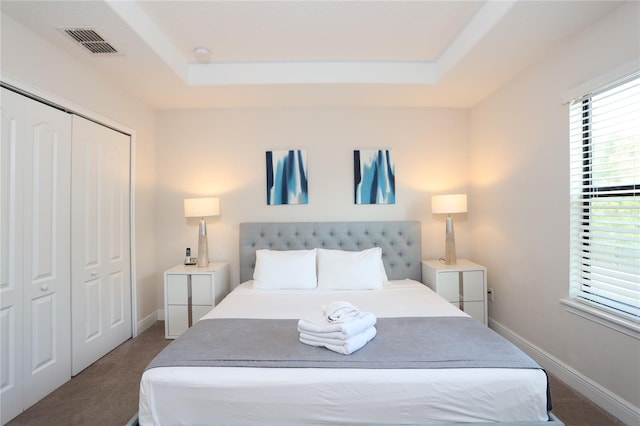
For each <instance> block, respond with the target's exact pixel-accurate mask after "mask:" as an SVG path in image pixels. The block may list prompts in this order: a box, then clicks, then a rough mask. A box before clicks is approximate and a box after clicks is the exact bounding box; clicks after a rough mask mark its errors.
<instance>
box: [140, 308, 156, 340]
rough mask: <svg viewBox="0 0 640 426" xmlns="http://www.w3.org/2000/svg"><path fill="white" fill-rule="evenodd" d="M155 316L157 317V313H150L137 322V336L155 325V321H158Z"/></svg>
mask: <svg viewBox="0 0 640 426" xmlns="http://www.w3.org/2000/svg"><path fill="white" fill-rule="evenodd" d="M157 316H158V314H157V311H156V312H151V313H150V314H149V315H147V316H146V317H144V318H142V319H141V320H140V321H138V335H140V333H142V332H143V331H145V330H146V329H147V328H149V327H151V326H152V325H153V324H155V323H156V321H158V318H157Z"/></svg>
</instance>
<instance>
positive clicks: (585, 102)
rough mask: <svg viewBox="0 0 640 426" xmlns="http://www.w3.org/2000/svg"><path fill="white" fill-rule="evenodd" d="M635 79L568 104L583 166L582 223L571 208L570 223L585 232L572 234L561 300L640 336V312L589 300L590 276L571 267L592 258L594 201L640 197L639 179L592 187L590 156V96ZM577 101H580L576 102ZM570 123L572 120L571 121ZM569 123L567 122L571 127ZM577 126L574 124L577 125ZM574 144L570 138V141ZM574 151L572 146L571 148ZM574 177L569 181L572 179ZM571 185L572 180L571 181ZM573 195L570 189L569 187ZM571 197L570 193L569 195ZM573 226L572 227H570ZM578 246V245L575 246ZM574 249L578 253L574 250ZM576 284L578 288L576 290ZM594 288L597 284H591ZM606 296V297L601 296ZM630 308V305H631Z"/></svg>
mask: <svg viewBox="0 0 640 426" xmlns="http://www.w3.org/2000/svg"><path fill="white" fill-rule="evenodd" d="M634 80H638V83H639V84H640V72H636V73H633V74H632V75H629V76H627V77H626V78H624V79H621V80H620V81H617V82H616V83H614V84H611V85H609V86H607V87H603V88H602V89H601V90H598V91H593V93H588V94H586V95H585V96H582V97H580V98H578V99H576V100H575V101H574V102H573V104H572V105H571V107H570V111H569V117H571V116H572V114H573V113H574V111H573V108H577V107H579V108H580V111H581V123H580V134H581V149H582V166H581V175H580V178H579V180H580V197H581V200H582V222H581V223H579V224H578V223H577V222H579V219H576V218H575V216H574V215H576V212H575V211H574V207H571V209H570V223H571V226H572V227H573V226H576V225H581V227H582V228H583V229H584V232H583V233H581V234H579V235H574V234H573V232H572V233H571V243H570V246H571V247H572V248H571V253H570V265H571V266H570V268H571V269H570V278H571V279H570V285H569V287H570V299H569V300H564V299H563V300H561V302H562V303H563V304H564V305H565V306H567V310H568V311H569V312H572V313H574V314H577V315H580V316H582V317H585V318H588V319H591V320H594V321H596V322H598V323H601V324H603V325H607V326H609V327H611V328H614V329H616V330H618V331H621V332H623V333H625V334H628V335H630V336H633V337H635V338H638V339H640V311H638V313H637V314H635V313H627V312H624V311H623V310H620V309H616V308H615V306H613V305H615V303H617V302H616V301H615V299H613V298H612V299H610V300H611V302H612V303H611V304H606V303H602V302H601V301H598V300H589V298H588V297H586V296H585V295H588V294H592V293H589V291H588V289H589V287H590V286H589V285H588V283H586V282H585V281H589V280H590V278H586V277H583V276H580V277H577V275H578V274H577V273H576V272H574V270H573V268H574V267H575V266H576V265H578V266H580V267H581V268H582V271H584V270H585V269H587V268H590V267H591V260H590V256H589V254H590V253H591V250H590V247H591V246H592V244H593V241H595V240H594V239H593V237H592V235H591V233H592V230H593V229H592V228H593V225H594V221H593V220H592V219H591V211H592V210H593V209H595V208H597V207H593V202H594V201H595V200H602V199H605V198H608V197H617V198H620V197H632V198H637V197H640V182H638V183H633V184H629V185H602V186H595V182H594V181H595V179H594V177H593V176H594V171H595V172H597V170H595V169H594V164H593V163H594V160H593V155H594V152H595V149H594V147H595V146H596V145H597V143H596V142H595V141H594V140H593V134H592V130H593V128H592V125H593V97H594V96H597V95H599V94H603V93H606V92H608V91H609V90H612V89H615V88H616V87H618V86H620V85H622V84H626V83H628V82H631V81H634ZM576 104H579V106H578V105H576ZM570 123H571V121H570ZM571 126H572V124H570V128H571ZM577 127H578V126H576V128H577ZM571 143H572V145H573V143H574V142H573V140H572V141H571ZM572 150H573V148H572ZM577 158H578V157H577V155H576V156H575V157H574V154H573V153H572V154H571V155H570V159H571V161H574V160H577ZM573 179H574V178H573V177H572V178H571V181H572V182H573ZM576 180H577V179H576ZM572 185H573V183H572ZM572 194H573V190H572ZM572 196H573V195H572ZM572 229H573V228H572ZM574 245H577V246H578V248H574ZM576 250H577V253H575V251H576ZM574 278H579V284H578V283H575V282H574ZM578 287H579V289H578ZM594 288H595V289H597V287H594ZM594 296H597V297H594V298H595V299H600V300H601V299H603V298H602V297H601V296H598V295H594ZM604 299H606V298H604ZM632 307H633V305H632Z"/></svg>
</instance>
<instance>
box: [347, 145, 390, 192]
mask: <svg viewBox="0 0 640 426" xmlns="http://www.w3.org/2000/svg"><path fill="white" fill-rule="evenodd" d="M353 174H354V184H355V191H354V194H355V203H356V204H395V203H396V167H395V165H394V164H393V159H392V158H391V151H390V150H388V149H387V150H382V149H378V150H356V151H353Z"/></svg>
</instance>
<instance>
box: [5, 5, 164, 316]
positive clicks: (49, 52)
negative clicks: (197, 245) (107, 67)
mask: <svg viewBox="0 0 640 426" xmlns="http://www.w3.org/2000/svg"><path fill="white" fill-rule="evenodd" d="M1 37H2V38H1V41H2V55H1V60H2V61H1V63H0V69H1V72H2V78H3V79H4V80H5V81H8V82H10V83H17V84H18V85H19V86H20V87H21V88H24V89H26V90H32V91H37V92H38V94H40V95H44V97H45V98H49V99H51V98H55V100H56V101H60V100H63V101H65V102H67V101H68V102H69V103H70V104H74V106H79V107H81V108H84V109H86V110H87V111H91V112H92V113H95V114H96V115H98V116H101V117H104V118H106V119H108V120H112V121H114V122H118V123H121V124H123V125H124V126H126V127H128V128H130V129H134V130H135V132H136V141H135V143H136V150H135V153H134V155H135V183H136V187H135V190H136V194H135V196H136V200H135V211H136V217H135V225H136V234H135V238H136V273H137V302H138V318H137V320H138V321H142V320H144V319H145V318H147V317H151V318H152V320H155V318H156V309H157V306H156V287H157V281H158V279H159V278H158V277H159V276H160V275H159V274H158V273H157V267H156V262H155V253H154V252H155V247H156V242H155V241H156V240H155V215H156V204H155V174H156V173H155V170H156V164H155V112H154V111H153V110H152V109H150V108H148V107H147V106H145V105H144V104H142V103H141V102H139V101H138V100H136V99H134V98H132V97H131V96H129V95H128V94H126V93H124V92H122V90H120V89H119V88H118V87H117V86H115V85H114V84H112V83H111V82H110V81H109V79H108V78H106V77H105V76H103V75H100V74H99V73H98V72H96V70H94V69H92V68H90V67H88V66H86V65H84V64H82V63H79V62H78V61H76V60H74V59H73V58H72V57H70V56H69V55H67V54H66V53H65V52H63V51H61V50H59V49H57V48H55V47H54V46H52V45H50V44H49V43H48V42H47V41H45V40H43V39H41V38H39V37H37V36H36V35H34V34H33V33H31V32H30V31H29V30H27V29H26V28H24V27H23V26H22V25H20V24H18V23H17V22H15V21H14V20H13V19H11V18H10V17H8V16H6V15H4V14H2V33H1ZM65 106H69V105H68V104H66V105H65ZM147 324H149V323H148V322H145V325H147Z"/></svg>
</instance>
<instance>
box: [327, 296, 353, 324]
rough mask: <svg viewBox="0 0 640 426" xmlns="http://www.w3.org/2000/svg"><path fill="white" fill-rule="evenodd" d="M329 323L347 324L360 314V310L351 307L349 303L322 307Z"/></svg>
mask: <svg viewBox="0 0 640 426" xmlns="http://www.w3.org/2000/svg"><path fill="white" fill-rule="evenodd" d="M322 312H324V314H325V316H326V317H327V321H329V322H330V323H339V322H347V321H351V320H352V319H354V318H356V317H357V316H358V315H359V314H360V310H359V309H358V308H356V307H355V306H353V305H352V304H351V303H350V302H343V301H339V302H333V303H330V304H328V305H325V306H323V307H322Z"/></svg>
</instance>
